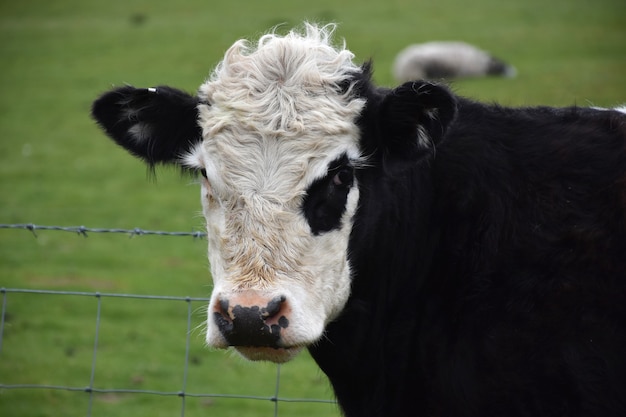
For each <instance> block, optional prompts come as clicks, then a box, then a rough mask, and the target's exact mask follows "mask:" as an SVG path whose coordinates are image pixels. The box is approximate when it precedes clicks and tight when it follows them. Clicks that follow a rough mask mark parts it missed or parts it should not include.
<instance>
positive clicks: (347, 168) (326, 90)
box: [187, 40, 363, 362]
mask: <svg viewBox="0 0 626 417" xmlns="http://www.w3.org/2000/svg"><path fill="white" fill-rule="evenodd" d="M280 41H281V40H274V42H280ZM282 42H285V40H282ZM280 46H281V45H277V46H276V47H277V48H278V49H279V50H280V51H283V53H285V52H284V50H283V49H281V48H280ZM280 51H273V50H271V51H265V50H263V49H261V50H259V51H256V52H255V53H253V54H252V56H249V55H246V54H239V53H237V52H233V51H231V52H230V53H229V54H228V56H227V59H226V60H225V61H224V62H223V63H222V66H221V68H220V73H218V74H217V75H216V76H215V77H214V79H213V80H212V81H209V82H207V83H206V84H204V85H203V86H202V87H201V88H200V93H199V99H200V103H201V104H200V105H199V120H200V127H201V128H202V138H203V140H202V142H201V143H200V144H199V145H198V146H197V147H195V148H194V150H193V151H192V153H191V155H190V156H189V157H188V158H187V162H188V164H189V165H190V166H191V167H192V168H194V169H197V170H199V171H200V172H202V176H203V177H202V195H201V197H202V207H203V212H204V216H205V218H206V223H207V234H208V241H209V259H210V264H211V272H212V275H213V283H214V290H213V295H212V299H211V303H210V305H209V314H208V321H207V342H208V344H209V345H211V346H216V347H226V346H229V345H235V346H237V349H238V350H239V351H240V352H241V353H242V354H243V355H244V356H246V357H248V358H250V359H270V360H274V361H277V362H282V361H285V360H287V359H289V358H290V357H291V356H292V355H293V354H294V353H295V352H297V351H298V350H299V349H300V348H301V347H303V346H306V345H308V344H310V343H313V342H315V341H316V340H317V339H319V338H320V337H321V335H322V333H323V331H324V327H325V325H326V324H327V323H328V321H329V320H332V319H333V318H335V317H336V316H337V314H338V313H339V312H340V311H341V309H342V308H343V306H344V304H345V302H346V299H347V298H348V295H349V289H350V265H349V263H348V257H347V253H348V239H349V236H350V230H351V227H352V221H353V220H352V219H353V216H354V213H355V211H356V209H357V205H358V200H359V190H358V184H357V181H356V179H355V170H356V169H358V167H359V166H360V165H361V155H360V151H359V129H358V127H357V125H356V119H357V118H358V116H359V114H360V112H361V109H362V107H363V100H362V99H358V98H354V97H352V96H350V95H348V94H344V93H341V92H340V91H338V86H337V84H336V82H334V83H328V84H320V83H312V84H311V85H307V84H306V83H305V82H303V80H302V79H303V77H311V78H314V77H317V78H320V77H324V76H326V77H328V75H327V74H319V72H323V71H324V70H325V69H324V68H321V69H320V68H319V67H315V68H311V69H310V70H309V71H308V73H307V72H304V73H303V74H302V73H301V74H298V73H296V72H295V71H291V70H290V69H284V70H283V71H280V72H276V73H274V72H273V70H274V68H271V69H272V71H269V72H268V73H260V72H259V71H258V68H256V65H258V60H259V59H261V58H265V57H259V56H257V55H261V54H262V53H263V52H264V53H270V54H273V55H274V54H276V53H280ZM331 51H332V52H333V53H335V55H336V52H335V51H334V50H331ZM288 52H289V51H287V53H288ZM323 52H324V51H321V53H323ZM350 58H351V56H347V59H348V60H349V59H350ZM348 62H349V61H348ZM334 66H336V64H335V65H334ZM351 70H352V71H354V70H357V68H354V67H352V68H351ZM346 76H347V74H345V73H344V75H343V76H342V77H341V80H343V79H345V77H346ZM254 78H256V79H254ZM242 79H245V80H246V81H247V85H241V82H240V80H242ZM225 80H226V81H225ZM229 80H234V81H233V82H231V83H229V82H228V81H229Z"/></svg>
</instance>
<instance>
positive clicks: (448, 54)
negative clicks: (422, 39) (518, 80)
mask: <svg viewBox="0 0 626 417" xmlns="http://www.w3.org/2000/svg"><path fill="white" fill-rule="evenodd" d="M492 59H493V57H492V56H491V55H490V54H489V53H488V52H486V51H483V50H481V49H479V48H477V47H475V46H473V45H470V44H468V43H465V42H453V41H450V42H448V41H434V42H427V43H422V44H415V45H410V46H408V47H406V48H405V49H403V50H402V51H400V52H399V53H398V55H397V56H396V59H395V61H394V64H393V75H394V77H395V78H396V80H398V81H400V82H404V81H411V80H420V79H425V78H428V71H427V68H428V67H429V66H431V65H438V66H442V67H445V68H447V69H448V71H450V73H451V74H452V75H451V77H455V78H456V77H459V78H460V77H479V76H484V75H486V74H487V70H488V68H489V63H490V61H491V60H492ZM515 74H516V71H515V68H513V67H511V66H508V67H507V71H506V73H505V74H504V75H505V76H508V77H513V76H515Z"/></svg>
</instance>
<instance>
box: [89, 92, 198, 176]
mask: <svg viewBox="0 0 626 417" xmlns="http://www.w3.org/2000/svg"><path fill="white" fill-rule="evenodd" d="M197 106H198V98H197V97H194V96H191V95H189V94H187V93H185V92H184V91H181V90H177V89H175V88H171V87H154V88H135V87H131V86H125V87H120V88H116V89H114V90H111V91H109V92H107V93H105V94H103V95H102V96H101V97H100V98H98V99H97V100H96V101H94V103H93V106H92V109H91V114H92V116H93V118H94V119H95V120H96V121H97V122H98V124H99V125H100V126H101V127H102V129H103V130H104V131H105V132H106V134H107V135H108V136H109V137H111V139H113V140H114V141H115V142H117V143H118V144H119V145H121V146H122V147H124V148H125V149H126V150H127V151H129V152H130V153H131V154H133V155H135V156H137V157H139V158H141V159H143V160H144V161H145V162H147V163H148V164H149V165H150V166H154V165H156V164H158V163H180V158H181V157H182V156H184V155H185V154H186V153H188V152H189V151H190V150H191V149H192V148H193V146H194V145H195V144H196V143H198V142H200V141H201V140H202V132H201V129H200V127H199V125H198V109H197Z"/></svg>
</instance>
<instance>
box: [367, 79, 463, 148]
mask: <svg viewBox="0 0 626 417" xmlns="http://www.w3.org/2000/svg"><path fill="white" fill-rule="evenodd" d="M379 111H380V121H381V128H382V129H381V131H382V134H383V135H384V137H383V139H382V140H383V141H384V143H383V146H384V147H385V149H386V150H387V153H388V154H390V155H393V156H394V157H396V158H400V159H410V160H415V159H419V158H420V157H422V156H425V155H427V154H429V153H432V152H433V150H434V149H435V147H436V146H437V144H438V143H439V142H440V141H441V140H442V139H443V137H444V135H445V133H446V130H447V129H448V126H449V125H450V123H451V122H452V121H453V120H454V118H455V116H456V111H457V104H456V98H455V96H454V95H453V94H452V93H451V92H450V90H448V88H446V87H444V86H442V85H439V84H433V83H429V82H427V81H411V82H407V83H405V84H402V85H401V86H399V87H397V88H395V89H393V90H391V91H389V92H388V93H387V95H386V96H385V97H384V98H383V100H382V102H381V104H380V108H379Z"/></svg>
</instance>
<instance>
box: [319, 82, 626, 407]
mask: <svg viewBox="0 0 626 417" xmlns="http://www.w3.org/2000/svg"><path fill="white" fill-rule="evenodd" d="M387 94H389V93H387ZM369 99H370V101H369V105H368V106H369V108H368V109H367V110H366V112H369V115H370V116H369V117H367V118H363V119H362V120H361V125H362V130H363V137H364V141H366V142H367V143H365V144H364V147H369V146H371V143H372V141H378V143H384V142H385V141H387V140H390V139H391V140H396V141H397V138H398V137H397V134H396V132H395V131H394V130H393V129H391V130H390V132H391V134H392V137H391V138H390V136H389V135H388V132H389V131H386V130H381V129H379V128H377V127H376V126H377V125H378V126H380V125H381V124H382V125H386V126H389V125H390V124H393V122H390V120H393V117H394V116H393V115H394V114H395V112H394V113H392V114H391V115H390V114H389V112H388V111H381V110H380V109H381V106H380V105H381V103H384V102H385V100H386V99H387V98H386V97H385V91H382V92H379V94H378V95H371V96H370V97H369ZM409 102H410V100H409ZM456 103H457V106H458V112H457V116H456V118H455V119H450V118H449V119H448V123H449V125H448V129H447V133H446V134H445V135H444V137H443V140H441V141H439V142H438V143H437V147H436V152H435V153H434V154H433V155H432V157H431V158H427V159H422V160H420V161H419V162H417V163H415V164H414V165H413V166H410V167H408V168H407V166H406V163H405V161H404V160H402V158H393V157H391V156H389V157H387V158H386V163H387V165H393V164H394V163H398V164H400V166H402V167H403V169H400V170H397V169H396V170H394V169H391V170H390V169H384V167H382V166H374V167H371V168H370V169H366V170H359V171H357V177H358V181H359V184H360V187H361V203H360V209H359V211H358V213H357V216H356V219H355V221H356V223H355V227H354V229H353V232H352V238H351V244H350V257H351V263H352V266H353V270H354V279H353V285H352V294H351V297H350V299H349V301H348V304H347V305H346V307H345V310H344V312H343V314H342V316H341V317H340V318H339V319H338V320H337V321H335V322H333V323H331V324H330V325H329V326H328V327H327V331H326V334H325V337H324V338H322V340H321V341H320V342H319V343H318V344H316V345H315V346H312V347H310V351H311V353H312V355H313V357H314V358H315V360H316V361H317V362H318V364H319V365H320V367H321V368H322V369H323V370H324V372H325V373H326V374H327V375H328V376H329V378H330V381H331V383H332V385H333V388H334V390H335V393H336V395H337V398H338V401H339V403H340V405H341V407H342V409H343V410H344V411H345V415H346V416H349V417H351V416H365V415H367V416H406V415H416V416H615V417H617V416H625V415H626V396H625V395H624V393H625V392H626V115H623V114H620V113H617V112H613V111H600V110H593V109H580V108H575V107H573V108H566V109H552V108H541V107H540V108H523V109H508V108H501V107H498V106H486V105H482V104H478V103H474V102H471V101H468V100H465V99H461V98H458V99H457V100H456ZM410 108H411V107H410V106H409V107H408V108H407V109H405V111H408V110H409V109H410ZM399 111H400V112H401V111H402V110H399ZM377 112H378V114H379V116H380V117H384V118H387V120H386V121H381V120H375V117H374V115H375V114H376V113H377ZM390 118H391V119H390ZM418 119H419V118H418ZM451 120H452V121H451ZM372 132H377V137H376V138H372ZM406 135H407V137H411V136H412V134H410V132H409V131H407V132H406ZM394 137H395V138H394ZM380 152H382V153H389V149H387V148H384V147H383V148H381V150H380ZM374 159H375V158H374ZM382 159H383V158H379V160H382ZM390 172H391V173H392V174H390Z"/></svg>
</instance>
